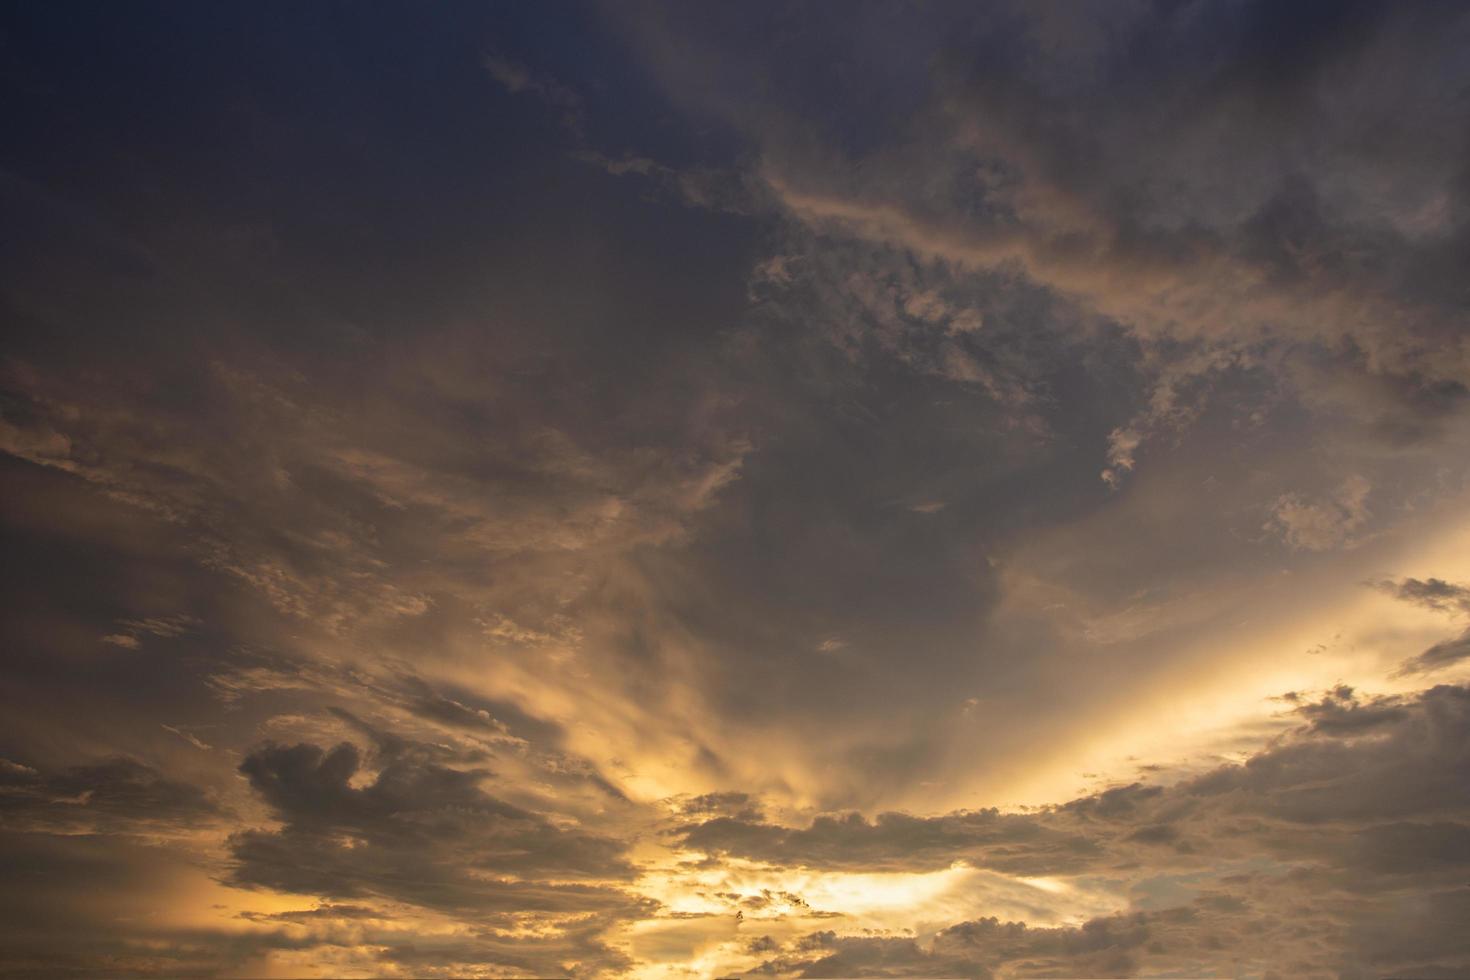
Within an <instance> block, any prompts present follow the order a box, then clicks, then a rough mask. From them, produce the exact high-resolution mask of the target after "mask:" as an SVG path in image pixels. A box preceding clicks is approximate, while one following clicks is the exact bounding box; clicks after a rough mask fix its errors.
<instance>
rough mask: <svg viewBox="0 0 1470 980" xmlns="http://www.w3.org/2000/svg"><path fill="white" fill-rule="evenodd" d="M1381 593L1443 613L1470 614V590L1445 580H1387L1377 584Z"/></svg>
mask: <svg viewBox="0 0 1470 980" xmlns="http://www.w3.org/2000/svg"><path fill="white" fill-rule="evenodd" d="M1377 588H1378V589H1379V591H1381V592H1385V593H1387V594H1388V595H1391V596H1393V597H1394V598H1396V599H1402V600H1403V601H1405V602H1411V603H1414V604H1415V605H1419V606H1423V607H1425V608H1426V609H1434V610H1438V611H1441V612H1459V613H1470V588H1466V587H1465V586H1463V585H1457V584H1455V583H1452V582H1446V581H1445V580H1444V579H1438V578H1429V579H1417V578H1406V579H1402V580H1400V581H1397V582H1395V581H1393V580H1392V579H1385V580H1384V581H1382V582H1379V583H1377Z"/></svg>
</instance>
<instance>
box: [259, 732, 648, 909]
mask: <svg viewBox="0 0 1470 980" xmlns="http://www.w3.org/2000/svg"><path fill="white" fill-rule="evenodd" d="M360 765H361V759H360V756H359V753H358V750H357V749H356V748H355V747H354V746H353V745H352V744H351V743H347V742H344V743H342V744H341V745H338V746H337V747H335V748H333V749H331V750H330V751H324V750H322V749H321V748H320V747H318V746H315V745H307V744H302V745H295V746H277V745H271V746H266V747H264V748H262V749H260V750H259V751H257V752H255V753H253V754H251V755H250V756H249V757H248V758H246V760H245V761H244V762H243V763H241V765H240V771H241V772H242V773H243V774H245V776H246V777H247V778H248V779H249V780H250V785H251V787H252V788H253V789H254V790H255V791H256V792H257V793H258V794H259V795H260V796H261V798H262V799H263V800H264V801H265V802H266V803H267V804H268V805H269V806H270V807H271V808H272V810H274V811H275V813H276V815H277V816H278V817H279V818H280V819H281V820H282V821H283V823H284V826H283V827H282V829H281V830H280V831H276V832H271V831H259V830H249V831H242V832H240V833H238V834H236V835H235V837H234V838H233V840H232V843H231V849H232V852H233V855H234V859H235V866H234V869H233V871H232V877H233V880H234V881H236V882H238V883H240V884H245V885H265V886H269V887H272V888H276V889H279V890H282V891H289V892H299V893H305V894H313V895H331V896H335V897H343V898H352V897H357V896H362V895H376V896H379V897H387V898H393V899H396V900H399V901H404V902H409V903H411V904H416V905H423V906H427V907H433V908H443V909H449V910H460V911H468V910H476V911H478V912H480V913H483V914H490V913H494V912H500V913H505V912H509V911H516V910H522V911H569V910H570V911H576V910H586V911H606V910H608V909H619V910H628V909H633V908H637V907H638V906H639V903H638V902H637V901H636V900H635V899H633V898H631V897H629V896H627V895H625V894H623V893H621V892H618V891H616V890H613V889H607V888H602V887H595V886H587V885H578V884H567V883H568V882H578V881H587V880H591V881H597V882H605V881H608V880H610V879H612V880H616V879H624V880H626V879H628V878H630V877H631V875H632V868H631V867H630V865H629V864H628V863H627V862H626V861H625V860H624V858H623V850H624V847H625V845H623V844H622V843H620V842H617V841H614V840H611V839H608V838H604V837H599V836H596V835H593V834H588V833H585V832H581V831H577V830H570V829H565V830H564V829H559V828H557V827H555V826H554V825H552V824H551V823H550V822H548V821H547V820H546V819H545V818H544V817H542V816H540V815H538V814H534V813H530V812H528V811H526V810H522V809H520V808H519V807H515V806H511V805H510V804H507V803H504V802H502V801H500V800H497V799H495V798H493V797H491V796H488V795H486V794H485V793H484V792H482V791H481V790H480V788H479V782H480V780H481V778H482V777H483V776H484V775H486V774H485V773H483V772H480V771H475V770H457V769H448V768H444V767H441V766H437V765H434V764H432V763H425V762H420V761H417V760H414V759H411V758H403V757H399V758H390V759H388V760H386V762H385V764H384V765H383V766H382V768H381V769H379V770H378V772H377V773H376V775H375V776H374V777H373V779H372V781H371V782H367V783H365V784H363V785H361V786H355V785H353V784H352V781H353V780H354V779H355V778H357V777H358V776H359V767H360ZM517 881H519V883H517ZM543 881H551V882H558V884H541V882H543Z"/></svg>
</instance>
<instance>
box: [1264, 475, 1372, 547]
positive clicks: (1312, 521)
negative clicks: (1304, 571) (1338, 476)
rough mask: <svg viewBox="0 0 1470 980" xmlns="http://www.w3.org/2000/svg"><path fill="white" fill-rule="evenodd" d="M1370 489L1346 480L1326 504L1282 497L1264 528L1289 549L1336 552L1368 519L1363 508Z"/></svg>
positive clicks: (1293, 496)
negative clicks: (1283, 541)
mask: <svg viewBox="0 0 1470 980" xmlns="http://www.w3.org/2000/svg"><path fill="white" fill-rule="evenodd" d="M1372 489H1373V487H1372V485H1371V484H1370V483H1369V482H1368V481H1367V480H1366V479H1364V478H1363V477H1361V476H1350V477H1348V478H1347V479H1346V480H1344V481H1343V482H1342V485H1341V486H1339V487H1338V488H1337V490H1336V491H1335V492H1334V493H1333V495H1332V497H1331V498H1330V499H1327V500H1318V501H1306V500H1303V499H1302V497H1301V496H1300V495H1298V494H1284V495H1282V496H1281V497H1279V498H1278V499H1277V501H1276V503H1275V505H1274V506H1273V507H1272V512H1271V520H1270V521H1269V522H1268V523H1267V525H1266V527H1267V529H1268V530H1272V531H1274V532H1276V533H1277V534H1279V535H1280V536H1281V537H1282V539H1283V540H1285V541H1286V543H1287V544H1288V545H1289V546H1290V547H1292V548H1296V549H1304V550H1307V551H1327V550H1330V549H1332V548H1340V547H1342V546H1344V545H1346V544H1349V543H1351V541H1352V537H1353V534H1354V533H1355V532H1356V531H1358V530H1359V529H1360V528H1362V527H1363V525H1364V524H1365V523H1367V521H1368V518H1369V517H1370V516H1372V515H1371V513H1370V512H1369V510H1368V505H1367V500H1368V494H1369V493H1370V492H1371V491H1372Z"/></svg>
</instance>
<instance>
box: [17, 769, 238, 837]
mask: <svg viewBox="0 0 1470 980" xmlns="http://www.w3.org/2000/svg"><path fill="white" fill-rule="evenodd" d="M229 815H230V813H229V811H228V809H226V808H225V807H224V806H222V805H221V804H220V802H219V801H218V800H216V799H215V798H214V797H213V795H212V794H210V793H209V792H207V791H205V790H203V789H201V788H199V787H197V786H194V785H192V784H190V783H187V782H182V781H179V780H176V779H171V778H169V777H168V776H166V775H165V774H164V773H162V772H160V771H159V770H158V769H156V768H154V767H153V766H150V765H148V764H147V763H144V762H140V761H138V760H137V759H132V758H128V757H126V756H115V757H113V758H109V759H104V760H101V761H99V762H94V763H89V764H85V765H77V766H71V767H68V768H66V769H62V770H59V771H49V772H48V771H42V770H39V769H35V768H32V767H30V766H26V765H22V764H20V763H14V762H8V761H7V763H6V765H5V766H4V767H0V825H3V826H4V827H5V828H6V829H7V830H12V831H13V830H20V831H26V832H29V833H49V834H73V833H87V834H130V835H145V834H164V835H167V834H182V833H186V832H188V831H190V830H192V829H195V828H197V827H199V826H201V825H204V824H211V823H214V822H216V821H219V820H222V819H224V818H226V817H228V816H229Z"/></svg>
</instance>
